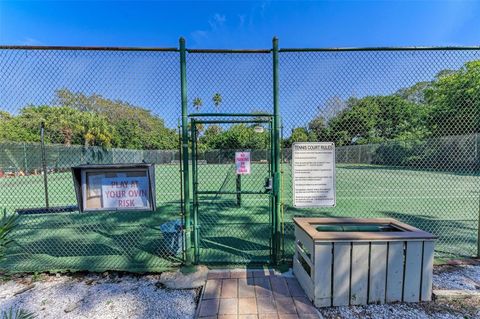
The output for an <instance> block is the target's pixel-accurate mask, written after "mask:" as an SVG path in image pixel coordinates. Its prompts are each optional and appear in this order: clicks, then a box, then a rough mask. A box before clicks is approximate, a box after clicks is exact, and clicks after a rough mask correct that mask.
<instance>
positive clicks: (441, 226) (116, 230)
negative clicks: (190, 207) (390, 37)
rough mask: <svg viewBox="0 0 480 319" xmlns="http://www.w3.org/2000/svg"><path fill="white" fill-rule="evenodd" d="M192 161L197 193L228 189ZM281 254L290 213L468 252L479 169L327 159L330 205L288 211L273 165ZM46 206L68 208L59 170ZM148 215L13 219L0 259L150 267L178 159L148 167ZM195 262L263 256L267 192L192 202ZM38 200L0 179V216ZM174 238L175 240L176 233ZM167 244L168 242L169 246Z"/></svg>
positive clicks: (42, 265) (166, 253) (26, 187)
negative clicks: (381, 222) (377, 226)
mask: <svg viewBox="0 0 480 319" xmlns="http://www.w3.org/2000/svg"><path fill="white" fill-rule="evenodd" d="M198 166H199V189H204V190H210V191H215V190H217V191H220V190H222V191H235V174H234V165H233V164H232V165H226V164H225V165H222V164H203V165H198ZM282 169H283V172H284V174H283V194H284V209H283V210H282V212H283V219H284V221H285V224H284V225H283V231H284V233H285V243H284V249H285V256H286V257H287V259H288V258H290V257H291V255H292V253H293V225H292V223H291V218H292V217H293V216H339V217H343V216H345V217H347V216H348V217H393V218H397V219H400V220H402V221H405V222H407V223H410V224H412V225H414V226H417V227H420V228H422V229H424V230H427V231H430V232H432V233H434V234H436V235H438V236H439V240H438V243H437V247H436V248H437V255H440V256H443V255H456V256H458V255H461V256H473V255H475V254H476V253H477V252H476V248H477V243H476V239H477V225H478V213H479V200H480V193H479V189H480V187H479V185H480V180H479V178H480V177H479V175H478V174H476V175H473V174H470V175H469V174H457V173H448V172H429V171H416V170H408V169H397V168H389V167H384V166H373V165H346V164H337V172H336V175H337V206H336V207H335V208H323V209H296V208H294V207H292V205H291V203H292V200H291V199H292V190H291V170H290V166H289V165H288V164H283V168H282ZM267 176H268V166H267V165H266V164H253V165H252V175H251V176H244V177H243V179H242V190H246V191H259V192H262V191H263V180H264V177H267ZM48 181H49V182H48V184H49V199H50V205H51V206H62V205H75V204H76V199H75V193H74V189H73V182H72V177H71V174H70V173H69V172H64V173H51V174H49V175H48ZM156 189H157V194H156V195H157V210H156V211H155V212H102V213H79V212H73V213H56V214H53V213H49V214H40V215H23V216H22V217H21V219H20V221H19V224H20V225H19V227H18V229H17V230H16V232H15V234H16V236H15V239H16V240H15V245H14V246H12V248H11V251H10V253H11V254H12V257H11V258H9V260H8V264H5V265H3V266H5V267H7V268H9V269H11V270H14V271H46V270H49V271H54V270H91V271H102V270H107V269H110V270H129V271H160V270H165V269H167V268H170V267H173V266H176V265H178V264H179V263H180V262H181V257H182V256H181V254H176V252H177V250H176V247H175V245H173V246H172V242H173V243H175V244H177V246H178V241H176V239H178V238H174V237H172V236H171V235H169V234H167V233H165V232H162V230H161V228H160V226H161V225H162V224H164V223H166V222H169V221H175V220H180V219H181V216H180V210H181V209H180V172H179V167H178V165H156ZM199 205H200V207H199V216H198V217H199V226H200V228H199V235H200V238H199V243H200V256H199V259H200V261H204V262H217V261H224V262H227V263H228V262H231V263H244V262H247V261H259V262H260V261H264V260H265V256H266V257H267V258H268V253H269V241H270V236H271V235H270V234H271V233H270V221H271V219H270V215H269V214H270V213H269V200H268V195H265V194H252V195H242V203H241V207H238V206H237V202H236V195H222V194H209V195H203V196H202V197H201V198H200V199H199ZM42 206H44V189H43V176H40V175H39V176H23V177H12V178H2V179H0V207H2V208H5V209H6V210H7V212H13V211H14V210H15V209H19V208H29V207H32V208H33V207H42ZM179 238H180V239H181V237H179ZM172 247H173V248H172Z"/></svg>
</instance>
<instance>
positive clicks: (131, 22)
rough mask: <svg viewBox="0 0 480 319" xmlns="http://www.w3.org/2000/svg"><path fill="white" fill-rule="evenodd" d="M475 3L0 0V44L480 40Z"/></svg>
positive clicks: (213, 45) (478, 7) (196, 45)
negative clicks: (276, 38) (275, 37)
mask: <svg viewBox="0 0 480 319" xmlns="http://www.w3.org/2000/svg"><path fill="white" fill-rule="evenodd" d="M479 26H480V3H479V2H478V1H448V2H447V1H377V2H374V1H328V2H327V1H317V2H314V1H309V2H307V1H305V2H303V1H297V2H287V1H261V2H256V1H243V2H235V1H228V2H219V1H213V2H204V1H196V2H190V1H179V2H167V1H147V2H140V1H136V2H128V1H101V2H96V1H83V2H76V1H5V0H1V1H0V43H1V44H26V45H93V46H95V45H97V46H98V45H101V46H103V45H106V46H159V47H172V46H176V45H177V43H178V37H179V36H181V35H183V36H185V37H186V39H187V41H188V42H187V44H188V47H191V48H200V47H201V48H264V47H270V45H271V38H272V36H274V35H277V36H278V37H279V38H280V41H281V42H280V44H281V46H282V47H332V46H333V47H345V46H348V47H350V46H403V45H408V46H419V45H426V46H437V45H479V44H480V27H479Z"/></svg>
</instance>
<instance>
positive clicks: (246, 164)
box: [235, 152, 251, 175]
mask: <svg viewBox="0 0 480 319" xmlns="http://www.w3.org/2000/svg"><path fill="white" fill-rule="evenodd" d="M235 166H236V167H237V175H249V174H250V171H251V170H250V152H235Z"/></svg>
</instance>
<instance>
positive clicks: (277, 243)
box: [272, 37, 281, 264]
mask: <svg viewBox="0 0 480 319" xmlns="http://www.w3.org/2000/svg"><path fill="white" fill-rule="evenodd" d="M272 44H273V50H272V53H273V127H274V134H273V144H274V165H273V169H274V171H273V196H274V204H275V205H274V207H273V209H274V228H275V236H274V245H273V247H274V263H275V264H278V263H279V262H280V258H281V256H280V247H281V236H280V203H281V192H280V109H279V104H278V85H279V81H278V38H277V37H274V38H273V41H272Z"/></svg>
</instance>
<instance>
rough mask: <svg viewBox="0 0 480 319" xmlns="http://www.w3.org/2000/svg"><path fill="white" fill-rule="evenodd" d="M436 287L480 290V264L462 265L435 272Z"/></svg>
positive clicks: (434, 282)
mask: <svg viewBox="0 0 480 319" xmlns="http://www.w3.org/2000/svg"><path fill="white" fill-rule="evenodd" d="M433 286H434V288H436V289H455V290H457V289H458V290H480V265H460V266H455V267H454V268H452V269H448V268H446V269H441V268H440V269H439V270H438V271H435V272H434V274H433Z"/></svg>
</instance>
